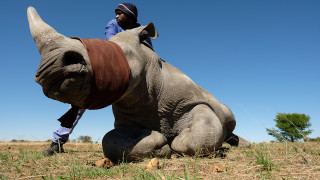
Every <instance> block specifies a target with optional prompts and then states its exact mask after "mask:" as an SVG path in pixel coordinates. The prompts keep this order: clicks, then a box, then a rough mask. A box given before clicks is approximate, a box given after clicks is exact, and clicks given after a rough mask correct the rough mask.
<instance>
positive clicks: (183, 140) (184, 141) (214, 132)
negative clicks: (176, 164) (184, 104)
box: [171, 105, 226, 155]
mask: <svg viewBox="0 0 320 180" xmlns="http://www.w3.org/2000/svg"><path fill="white" fill-rule="evenodd" d="M190 118H192V125H191V126H190V127H189V128H186V129H184V130H182V131H181V133H180V134H179V135H178V136H177V137H176V138H175V139H174V140H173V142H172V144H171V148H172V150H174V151H176V152H178V153H182V154H187V155H194V154H195V153H196V152H199V151H202V152H204V153H208V152H213V151H214V150H217V149H218V148H220V147H221V145H222V143H223V141H224V139H225V137H226V128H225V127H224V126H223V125H222V124H221V122H220V120H219V118H218V117H217V116H216V114H215V113H214V111H213V110H212V109H210V108H209V107H208V106H206V105H197V106H196V107H194V108H193V109H192V110H191V112H190Z"/></svg>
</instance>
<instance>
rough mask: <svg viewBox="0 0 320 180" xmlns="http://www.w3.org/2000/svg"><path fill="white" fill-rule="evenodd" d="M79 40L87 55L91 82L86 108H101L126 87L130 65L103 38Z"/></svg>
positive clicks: (112, 100) (118, 51)
mask: <svg viewBox="0 0 320 180" xmlns="http://www.w3.org/2000/svg"><path fill="white" fill-rule="evenodd" d="M76 39H79V40H81V42H82V43H83V45H84V46H85V48H86V50H87V53H88V55H89V59H90V63H91V68H92V77H93V83H92V85H91V91H90V94H89V96H88V98H87V100H86V106H85V107H83V108H86V109H101V108H104V107H107V106H109V105H111V104H112V103H114V102H115V101H116V100H118V99H119V98H120V97H121V96H122V95H123V94H124V93H125V92H126V90H127V89H128V86H129V82H130V67H129V64H128V62H127V59H126V57H125V55H124V53H123V51H122V49H121V48H120V46H119V45H117V44H116V43H114V42H111V41H106V40H103V39H87V38H76Z"/></svg>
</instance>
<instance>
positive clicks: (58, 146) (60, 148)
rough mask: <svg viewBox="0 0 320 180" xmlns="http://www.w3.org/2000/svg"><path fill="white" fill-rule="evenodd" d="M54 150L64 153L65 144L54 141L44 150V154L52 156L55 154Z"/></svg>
mask: <svg viewBox="0 0 320 180" xmlns="http://www.w3.org/2000/svg"><path fill="white" fill-rule="evenodd" d="M54 152H56V153H64V150H63V145H62V144H59V143H55V142H52V143H51V145H50V147H49V148H48V149H47V150H45V151H43V152H42V154H43V155H45V156H51V155H53V154H54Z"/></svg>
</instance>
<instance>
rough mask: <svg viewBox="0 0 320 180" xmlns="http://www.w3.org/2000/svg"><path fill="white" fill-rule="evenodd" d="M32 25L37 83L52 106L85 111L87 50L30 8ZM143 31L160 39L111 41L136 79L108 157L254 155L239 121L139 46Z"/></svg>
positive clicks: (117, 112) (108, 143) (106, 146)
mask: <svg viewBox="0 0 320 180" xmlns="http://www.w3.org/2000/svg"><path fill="white" fill-rule="evenodd" d="M28 20H29V25H30V31H31V34H32V36H33V38H34V39H35V41H36V44H37V46H38V49H39V52H40V54H41V57H42V58H41V62H40V66H39V69H38V70H37V74H36V77H35V80H36V81H37V82H38V83H39V84H40V85H41V86H42V87H43V91H44V93H45V94H46V95H47V96H48V97H49V98H52V99H55V100H58V101H61V102H65V103H69V104H73V105H77V106H80V107H81V106H82V105H83V103H84V100H85V99H86V97H87V95H88V93H89V92H90V84H91V81H92V77H91V67H90V61H89V58H88V54H87V52H86V50H85V48H84V46H83V44H81V42H80V41H78V40H75V39H70V38H67V37H65V36H63V35H61V34H59V33H57V32H56V31H55V30H54V29H53V28H51V27H50V26H48V25H47V24H46V23H44V22H43V21H42V20H41V18H40V17H39V16H38V14H37V12H36V10H35V9H34V8H32V7H29V8H28ZM142 31H144V32H143V34H144V35H145V34H147V35H148V37H149V38H152V39H155V38H156V37H157V36H158V34H157V31H156V30H155V28H154V26H153V24H152V23H150V24H149V25H147V26H143V27H139V28H135V29H131V30H127V31H124V32H121V33H119V34H117V35H115V36H113V37H112V38H111V39H110V41H113V42H115V43H116V44H118V45H119V46H120V47H121V48H122V50H123V52H124V54H125V56H126V58H127V61H128V63H129V66H130V68H131V74H130V85H129V88H128V90H127V91H126V92H125V94H124V95H122V97H121V98H120V99H118V100H117V101H116V102H114V103H113V104H112V107H113V113H114V116H115V124H114V125H115V129H113V130H111V131H110V132H108V133H107V134H106V135H105V136H104V138H103V140H102V146H103V151H104V155H105V157H107V158H109V159H110V160H112V161H113V162H119V161H122V160H124V161H133V160H137V159H140V158H143V157H146V156H148V157H149V156H160V157H164V156H169V155H170V154H171V152H172V151H174V152H177V153H183V154H187V155H193V154H195V153H196V152H199V151H200V150H202V152H205V153H207V152H213V151H214V150H216V149H217V148H219V147H221V145H222V143H223V142H224V141H226V140H229V139H232V140H229V141H228V142H229V143H230V144H232V145H241V146H247V147H249V146H250V143H249V142H248V141H246V140H244V139H242V138H240V137H238V136H236V135H234V134H232V131H233V130H234V128H235V125H236V121H235V118H234V115H233V114H232V112H231V111H230V109H229V108H228V107H227V106H226V105H224V104H222V103H221V102H219V101H218V100H217V99H216V98H215V97H214V96H213V95H211V94H210V93H209V92H208V91H206V90H204V89H202V88H201V87H199V86H197V85H196V84H195V83H194V82H193V81H192V80H191V79H190V78H189V77H188V76H186V75H185V74H184V73H183V72H181V71H180V70H178V69H176V68H175V67H173V66H172V65H170V64H169V63H167V62H164V61H162V60H161V59H160V58H159V56H158V55H157V54H156V53H155V52H154V51H153V50H151V49H150V48H148V47H147V46H145V45H144V44H143V43H141V42H142V41H143V39H141V38H143V36H141V35H140V34H141V32H142Z"/></svg>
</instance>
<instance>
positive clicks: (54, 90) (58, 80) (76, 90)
mask: <svg viewBox="0 0 320 180" xmlns="http://www.w3.org/2000/svg"><path fill="white" fill-rule="evenodd" d="M72 54H73V55H72V56H70V54H69V55H68V53H64V55H63V57H61V56H60V58H58V59H57V61H56V62H54V63H53V64H51V65H50V63H47V64H48V65H47V66H46V65H43V66H41V68H40V69H38V71H37V75H36V78H35V80H36V81H37V82H38V83H39V84H40V85H41V86H42V89H43V93H44V94H45V95H46V96H47V97H49V98H51V99H55V100H58V101H60V102H65V103H70V104H71V103H72V101H74V99H79V98H81V99H82V98H84V96H85V95H86V94H88V92H89V91H90V80H91V77H92V75H91V71H90V70H89V68H88V67H87V65H86V63H85V61H84V60H83V58H79V56H74V53H72ZM75 57H76V58H75Z"/></svg>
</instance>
